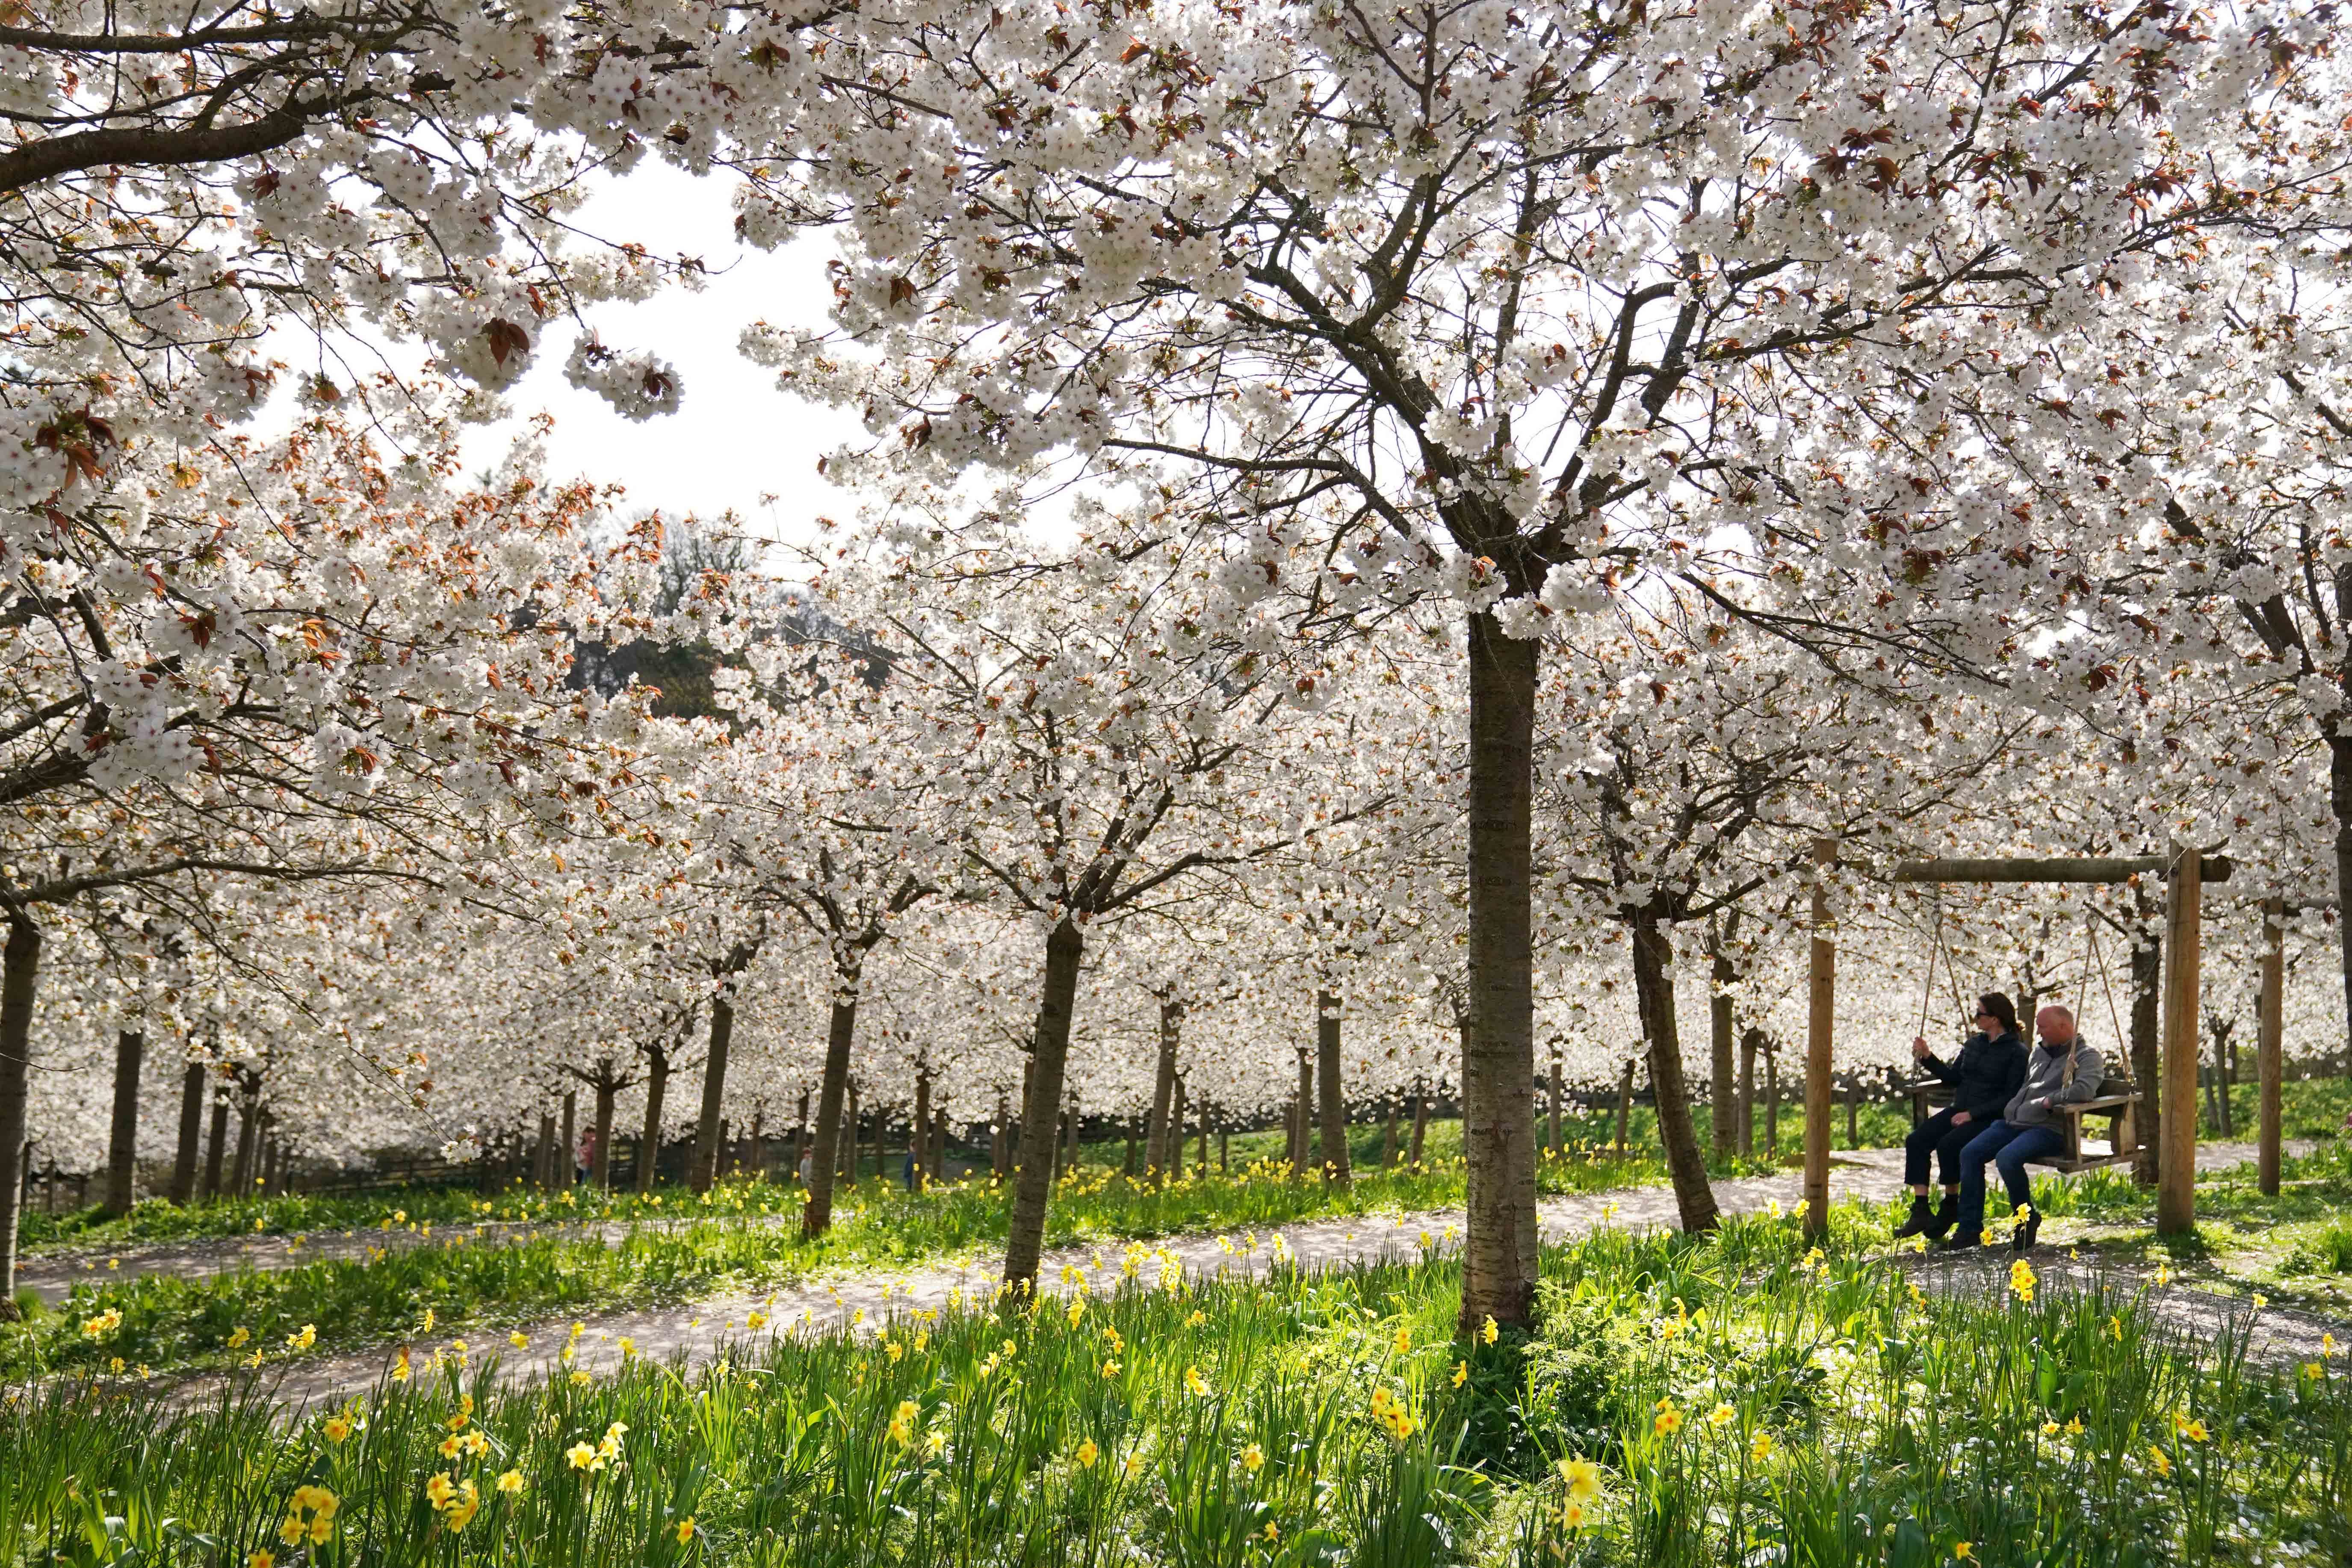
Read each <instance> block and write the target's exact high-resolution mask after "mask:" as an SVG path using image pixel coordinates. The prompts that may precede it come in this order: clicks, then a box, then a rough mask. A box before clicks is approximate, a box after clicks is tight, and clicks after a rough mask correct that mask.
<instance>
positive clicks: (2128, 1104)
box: [1906, 1074, 2140, 1175]
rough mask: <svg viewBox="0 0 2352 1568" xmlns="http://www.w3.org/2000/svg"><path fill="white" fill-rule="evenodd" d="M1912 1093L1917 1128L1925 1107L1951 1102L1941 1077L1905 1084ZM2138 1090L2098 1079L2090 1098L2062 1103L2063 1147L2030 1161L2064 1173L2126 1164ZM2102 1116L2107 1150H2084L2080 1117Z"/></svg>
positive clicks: (2133, 1141) (2122, 1081)
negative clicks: (2097, 1089) (2096, 1086)
mask: <svg viewBox="0 0 2352 1568" xmlns="http://www.w3.org/2000/svg"><path fill="white" fill-rule="evenodd" d="M1906 1087H1907V1088H1908V1089H1909V1091H1910V1095H1911V1125H1912V1126H1914V1127H1916V1126H1918V1125H1919V1123H1921V1122H1922V1121H1927V1118H1928V1117H1929V1116H1930V1115H1932V1114H1933V1112H1932V1111H1930V1110H1928V1107H1930V1106H1934V1107H1937V1108H1938V1109H1941V1108H1942V1107H1944V1106H1947V1105H1949V1104H1951V1103H1952V1090H1951V1087H1950V1086H1949V1085H1948V1084H1946V1083H1945V1082H1943V1081H1942V1080H1941V1079H1932V1078H1931V1079H1921V1080H1920V1081H1919V1082H1917V1083H1914V1084H1910V1085H1907V1086H1906ZM2139 1101H2140V1096H2139V1091H2138V1090H2137V1089H2134V1088H2133V1087H2132V1082H2131V1079H2127V1078H2116V1077H2115V1076H2114V1075H2113V1074H2110V1075H2108V1076H2107V1077H2105V1078H2103V1079H2100V1080H2099V1092H2098V1093H2097V1094H2095V1095H2094V1096H2092V1097H2091V1098H2090V1099H2089V1100H2079V1101H2077V1102H2075V1103H2074V1104H2073V1105H2062V1106H2060V1107H2058V1110H2060V1112H2061V1113H2062V1119H2061V1121H2059V1130H2060V1131H2062V1132H2063V1133H2064V1134H2065V1138H2066V1143H2065V1147H2064V1148H2063V1149H2061V1150H2059V1151H2058V1152H2056V1153H2054V1154H2045V1155H2043V1156H2042V1157H2041V1158H2040V1159H2037V1160H2032V1161H2029V1162H2027V1163H2029V1164H2034V1165H2047V1166H2049V1167H2050V1168H2051V1169H2052V1170H2053V1171H2057V1172H2059V1173H2063V1174H2066V1175H2072V1174H2073V1173H2075V1172H2076V1171H2088V1170H2092V1169H2094V1168H2095V1167H2097V1166H2100V1165H2124V1164H2129V1163H2131V1161H2132V1160H2133V1158H2134V1157H2135V1156H2136V1155H2137V1154H2138V1152H2139V1115H2138V1106H2139ZM2086 1116H2104V1117H2105V1118H2106V1119H2107V1140H2106V1142H2107V1148H2106V1152H2105V1153H2099V1152H2095V1151H2092V1152H2085V1150H2084V1141H2083V1119H2084V1117H2086Z"/></svg>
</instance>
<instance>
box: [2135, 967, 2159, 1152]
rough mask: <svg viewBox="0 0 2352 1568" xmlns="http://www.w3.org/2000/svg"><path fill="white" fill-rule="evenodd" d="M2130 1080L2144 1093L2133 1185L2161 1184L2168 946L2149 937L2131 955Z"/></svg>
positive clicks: (2137, 1111) (2137, 1115)
mask: <svg viewBox="0 0 2352 1568" xmlns="http://www.w3.org/2000/svg"><path fill="white" fill-rule="evenodd" d="M2131 986H2132V1004H2131V1076H2132V1087H2133V1088H2134V1089H2137V1090H2138V1091H2139V1097H2140V1100H2139V1104H2138V1105H2137V1107H2135V1108H2134V1112H2133V1114H2134V1121H2135V1122H2136V1124H2137V1131H2138V1133H2139V1147H2138V1149H2137V1151H2136V1152H2134V1153H2133V1155H2132V1180H2133V1181H2135V1182H2137V1183H2138V1184H2140V1185H2141V1186H2143V1187H2152V1186H2154V1185H2156V1172H2157V1158H2158V1150H2159V1148H2160V1146H2161V1144H2160V1141H2159V1140H2158V1137H2157V1129H2158V1128H2159V1127H2161V1126H2162V1125H2163V1124H2164V1123H2163V1120H2162V1118H2163V1110H2164V1044H2163V1037H2164V943H2163V942H2162V941H2161V940H2159V939H2158V938H2154V937H2150V938H2148V939H2147V942H2146V943H2145V945H2135V946H2134V947H2133V948H2132V955H2131Z"/></svg>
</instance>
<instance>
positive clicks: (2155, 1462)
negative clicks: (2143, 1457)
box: [2147, 1443, 2172, 1476]
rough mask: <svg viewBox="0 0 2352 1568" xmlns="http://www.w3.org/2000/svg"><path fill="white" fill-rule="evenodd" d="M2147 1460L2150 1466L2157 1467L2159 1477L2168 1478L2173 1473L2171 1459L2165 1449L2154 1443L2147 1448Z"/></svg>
mask: <svg viewBox="0 0 2352 1568" xmlns="http://www.w3.org/2000/svg"><path fill="white" fill-rule="evenodd" d="M2147 1460H2148V1463H2149V1464H2150V1465H2152V1466H2153V1467H2155V1469H2156V1473H2157V1474H2158V1475H2159V1476H2168V1475H2170V1474H2171V1473H2172V1460H2171V1458H2169V1457H2168V1456H2167V1455H2166V1453H2165V1451H2164V1450H2163V1449H2161V1448H2159V1447H2157V1446H2156V1445H2155V1444H2153V1443H2150V1444H2149V1445H2148V1446H2147Z"/></svg>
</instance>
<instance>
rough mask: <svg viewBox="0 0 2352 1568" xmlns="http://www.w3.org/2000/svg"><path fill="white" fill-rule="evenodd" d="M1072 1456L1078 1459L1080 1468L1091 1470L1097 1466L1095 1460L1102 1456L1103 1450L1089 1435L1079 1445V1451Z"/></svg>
mask: <svg viewBox="0 0 2352 1568" xmlns="http://www.w3.org/2000/svg"><path fill="white" fill-rule="evenodd" d="M1071 1457H1072V1458H1075V1459H1076V1460H1077V1461H1078V1468H1080V1469H1082V1470H1091V1469H1093V1468H1095V1461H1096V1460H1097V1459H1098V1458H1101V1457H1102V1450H1101V1449H1100V1448H1097V1447H1095V1440H1094V1439H1093V1438H1092V1437H1089V1438H1087V1440H1086V1441H1085V1442H1083V1443H1080V1444H1079V1445H1078V1451H1077V1452H1076V1454H1074V1455H1072V1456H1071Z"/></svg>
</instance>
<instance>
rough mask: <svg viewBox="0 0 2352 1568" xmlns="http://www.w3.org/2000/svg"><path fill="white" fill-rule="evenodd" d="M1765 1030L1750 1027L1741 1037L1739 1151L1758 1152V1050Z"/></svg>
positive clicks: (1751, 1154)
mask: <svg viewBox="0 0 2352 1568" xmlns="http://www.w3.org/2000/svg"><path fill="white" fill-rule="evenodd" d="M1763 1039H1764V1031H1763V1030H1761V1029H1757V1028H1750V1029H1748V1031H1747V1032H1746V1033H1745V1034H1743V1035H1741V1036H1740V1037H1739V1152H1741V1153H1742V1154H1747V1155H1750V1156H1753V1155H1754V1154H1755V1152H1756V1052H1757V1050H1758V1049H1759V1047H1761V1045H1762V1043H1763Z"/></svg>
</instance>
